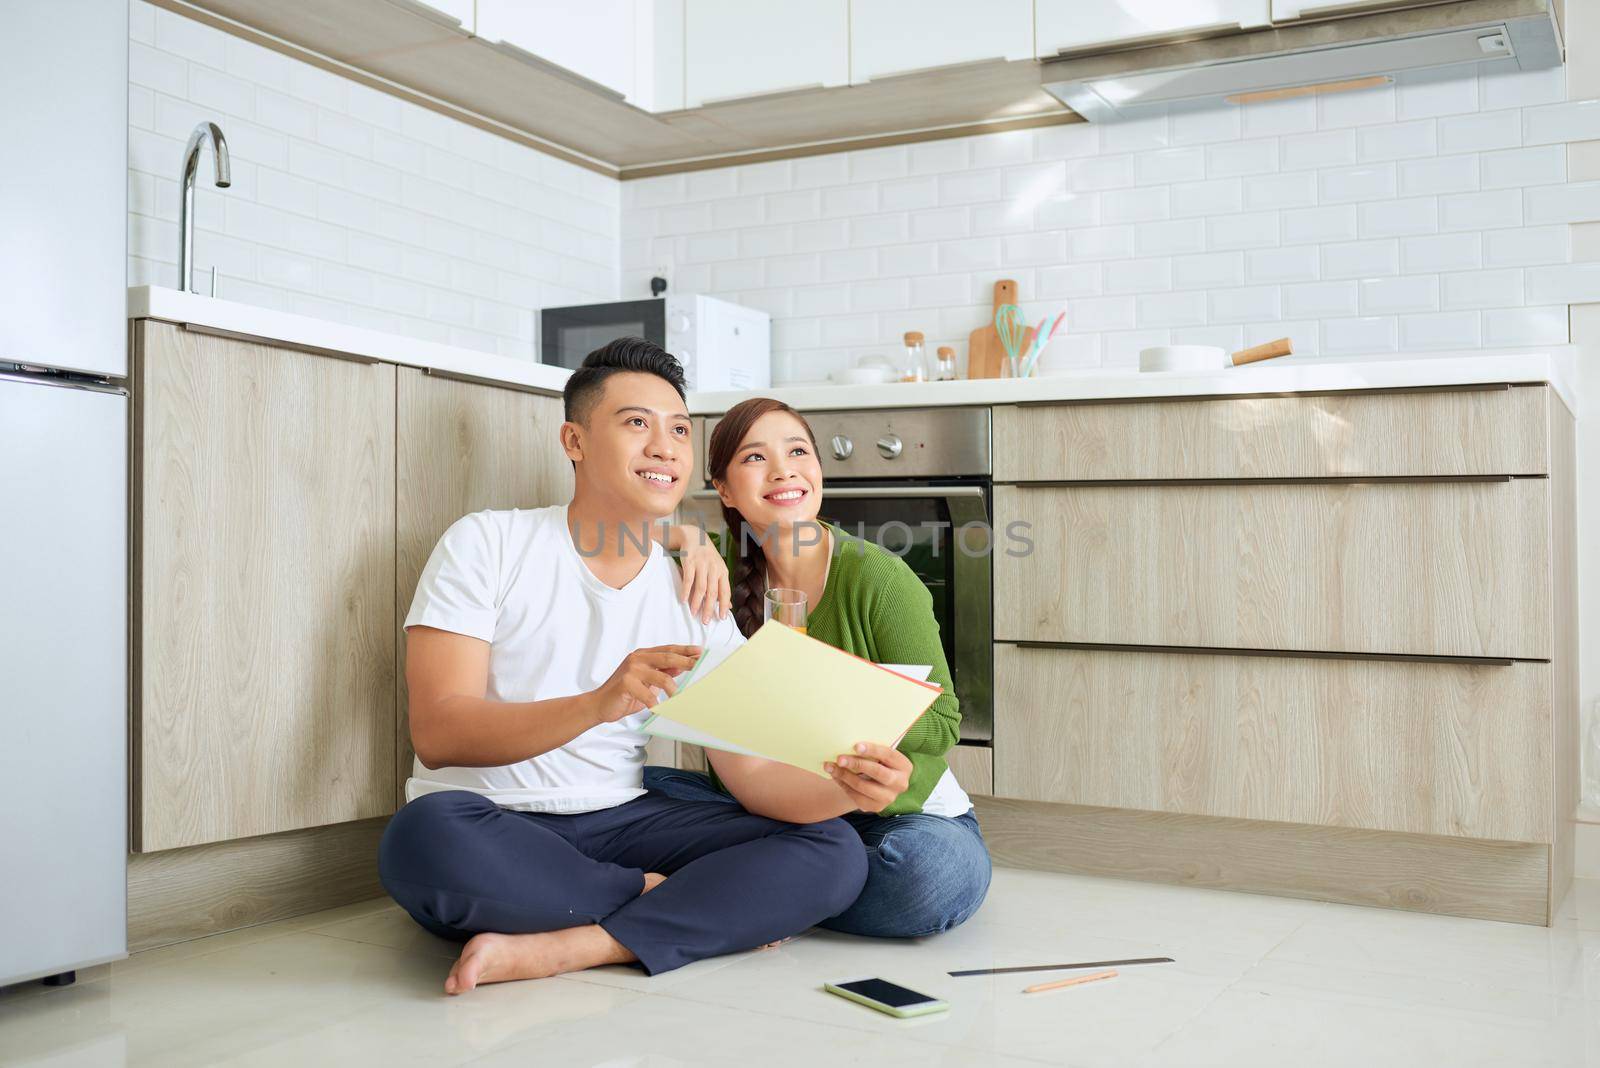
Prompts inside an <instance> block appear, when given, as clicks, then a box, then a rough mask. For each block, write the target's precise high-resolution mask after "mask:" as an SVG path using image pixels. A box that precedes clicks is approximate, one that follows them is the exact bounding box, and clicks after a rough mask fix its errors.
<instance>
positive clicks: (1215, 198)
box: [1171, 178, 1244, 218]
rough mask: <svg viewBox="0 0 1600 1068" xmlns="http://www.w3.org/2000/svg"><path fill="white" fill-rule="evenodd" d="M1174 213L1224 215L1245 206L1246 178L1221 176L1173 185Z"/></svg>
mask: <svg viewBox="0 0 1600 1068" xmlns="http://www.w3.org/2000/svg"><path fill="white" fill-rule="evenodd" d="M1171 191H1172V214H1173V215H1175V216H1177V217H1180V218H1182V217H1184V216H1195V215H1224V214H1227V213H1229V212H1236V211H1240V210H1241V209H1243V207H1244V180H1243V179H1242V178H1219V179H1214V180H1212V181H1205V182H1180V183H1179V184H1177V185H1174V186H1172V187H1171Z"/></svg>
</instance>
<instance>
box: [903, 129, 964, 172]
mask: <svg viewBox="0 0 1600 1068" xmlns="http://www.w3.org/2000/svg"><path fill="white" fill-rule="evenodd" d="M971 165H972V149H971V146H970V145H969V144H968V142H967V139H966V138H964V137H962V138H952V139H951V140H948V141H928V142H925V143H923V144H920V145H912V146H911V173H912V174H939V173H943V172H945V171H961V170H966V169H967V168H968V167H970V166H971Z"/></svg>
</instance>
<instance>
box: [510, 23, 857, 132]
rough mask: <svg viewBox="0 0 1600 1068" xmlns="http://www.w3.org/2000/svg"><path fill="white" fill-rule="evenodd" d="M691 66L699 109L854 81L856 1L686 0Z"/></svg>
mask: <svg viewBox="0 0 1600 1068" xmlns="http://www.w3.org/2000/svg"><path fill="white" fill-rule="evenodd" d="M481 10H482V9H481V8H480V13H481ZM684 71H685V77H684V106H685V107H691V108H692V107H698V106H700V105H701V104H707V103H713V102H715V101H718V100H726V99H729V98H732V97H742V96H759V95H761V94H763V93H777V92H782V91H783V90H786V89H809V88H815V87H817V86H833V85H846V84H848V83H849V81H850V0H808V2H807V3H803V4H797V3H793V2H791V0H684Z"/></svg>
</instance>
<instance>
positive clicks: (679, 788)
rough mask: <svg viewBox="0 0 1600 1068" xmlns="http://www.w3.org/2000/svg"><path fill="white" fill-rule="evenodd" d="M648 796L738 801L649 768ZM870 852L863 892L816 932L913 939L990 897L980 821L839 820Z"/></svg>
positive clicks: (699, 779)
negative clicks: (853, 830) (844, 823)
mask: <svg viewBox="0 0 1600 1068" xmlns="http://www.w3.org/2000/svg"><path fill="white" fill-rule="evenodd" d="M644 785H645V788H646V789H647V790H653V791H656V792H658V793H663V794H666V795H667V796H668V797H673V798H677V799H678V800H680V801H721V802H724V803H726V804H730V805H737V804H738V803H739V802H738V801H737V800H736V799H734V798H733V797H732V796H730V795H729V794H725V793H723V792H722V791H721V790H718V789H717V788H716V787H715V786H713V785H712V784H711V779H710V778H709V777H708V776H706V775H704V774H702V773H700V772H698V771H684V770H682V769H679V768H663V767H657V766H654V765H652V766H649V767H646V768H645V769H644ZM843 818H844V820H845V821H846V822H847V823H849V824H850V825H851V826H852V827H854V828H855V830H856V833H857V834H859V835H860V836H861V843H862V845H864V846H865V847H866V850H867V885H866V886H865V887H864V888H863V889H862V891H861V896H860V897H858V898H856V899H855V903H854V904H852V905H851V906H850V907H849V908H847V909H845V910H844V911H843V912H841V913H839V914H838V915H836V916H833V917H832V918H830V919H826V920H823V921H822V922H821V923H820V924H819V925H818V926H821V927H826V928H828V929H830V930H833V931H843V932H845V933H847V934H858V935H871V936H873V937H876V938H917V937H920V936H923V935H931V934H938V933H939V932H940V931H948V930H949V929H950V928H952V927H955V926H957V925H959V924H961V923H963V922H964V921H965V920H966V919H967V918H968V917H969V916H971V915H972V914H973V913H974V912H977V911H978V906H979V905H982V904H983V898H984V895H985V894H987V893H988V892H989V874H990V866H989V850H988V848H987V847H986V846H985V845H984V843H983V832H982V831H980V830H979V829H978V819H977V817H976V816H974V815H973V814H972V812H971V811H970V810H969V811H967V812H964V813H962V814H961V815H960V816H955V817H950V816H929V815H925V814H923V813H920V812H916V813H907V814H905V815H903V816H878V815H875V814H873V813H871V812H852V813H849V814H847V815H846V816H844V817H843Z"/></svg>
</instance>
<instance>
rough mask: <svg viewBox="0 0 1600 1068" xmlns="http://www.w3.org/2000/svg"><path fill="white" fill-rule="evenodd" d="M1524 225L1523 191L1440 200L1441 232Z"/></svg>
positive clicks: (1504, 191)
mask: <svg viewBox="0 0 1600 1068" xmlns="http://www.w3.org/2000/svg"><path fill="white" fill-rule="evenodd" d="M1521 225H1522V191H1521V190H1519V189H1492V190H1489V191H1488V192H1484V193H1456V194H1452V195H1450V196H1443V197H1440V198H1439V229H1441V230H1447V231H1448V230H1493V229H1497V228H1499V227H1502V226H1521Z"/></svg>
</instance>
